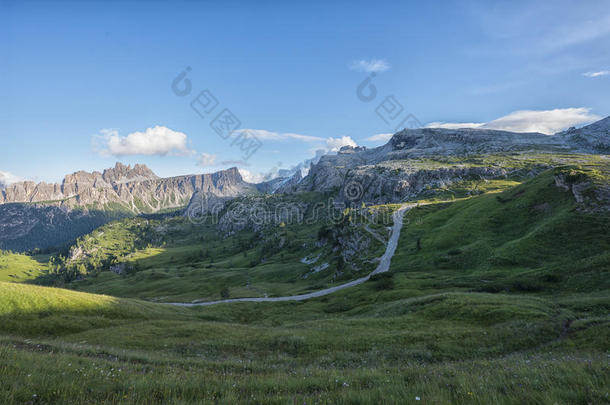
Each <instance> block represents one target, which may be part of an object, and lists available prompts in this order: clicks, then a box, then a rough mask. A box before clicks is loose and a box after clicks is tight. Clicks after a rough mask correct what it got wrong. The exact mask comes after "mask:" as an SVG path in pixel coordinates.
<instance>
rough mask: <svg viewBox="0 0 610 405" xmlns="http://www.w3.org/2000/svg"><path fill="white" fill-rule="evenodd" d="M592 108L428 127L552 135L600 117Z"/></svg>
mask: <svg viewBox="0 0 610 405" xmlns="http://www.w3.org/2000/svg"><path fill="white" fill-rule="evenodd" d="M590 111H591V109H590V108H584V107H581V108H557V109H554V110H542V111H539V110H521V111H515V112H512V113H510V114H508V115H505V116H503V117H500V118H497V119H495V120H493V121H490V122H481V123H477V122H468V123H453V122H431V123H429V124H428V125H426V127H427V128H448V129H458V128H483V129H498V130H503V131H512V132H540V133H543V134H547V135H551V134H555V133H557V132H559V131H562V130H564V129H566V128H569V127H573V126H576V125H579V124H584V123H588V122H592V121H596V120H598V119H600V117H599V116H597V115H595V114H591V112H590Z"/></svg>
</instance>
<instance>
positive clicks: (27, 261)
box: [0, 250, 49, 282]
mask: <svg viewBox="0 0 610 405" xmlns="http://www.w3.org/2000/svg"><path fill="white" fill-rule="evenodd" d="M48 261H49V255H36V256H29V255H25V254H20V253H12V252H8V251H2V250H0V281H14V282H23V281H26V280H33V279H36V278H37V277H39V276H41V275H42V274H43V273H44V271H45V270H47V269H48V266H47V264H48Z"/></svg>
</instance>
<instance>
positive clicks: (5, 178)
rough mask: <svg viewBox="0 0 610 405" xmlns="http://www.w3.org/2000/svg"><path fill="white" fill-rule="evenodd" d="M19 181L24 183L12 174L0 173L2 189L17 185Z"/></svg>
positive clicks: (0, 186)
mask: <svg viewBox="0 0 610 405" xmlns="http://www.w3.org/2000/svg"><path fill="white" fill-rule="evenodd" d="M18 181H23V179H22V178H21V177H19V176H16V175H14V174H13V173H11V172H3V171H0V188H5V187H6V186H8V185H9V184H12V183H16V182H18Z"/></svg>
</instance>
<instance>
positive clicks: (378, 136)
mask: <svg viewBox="0 0 610 405" xmlns="http://www.w3.org/2000/svg"><path fill="white" fill-rule="evenodd" d="M392 135H394V134H376V135H373V136H369V137H368V138H366V140H367V141H371V142H387V141H389V140H390V139H391V138H392Z"/></svg>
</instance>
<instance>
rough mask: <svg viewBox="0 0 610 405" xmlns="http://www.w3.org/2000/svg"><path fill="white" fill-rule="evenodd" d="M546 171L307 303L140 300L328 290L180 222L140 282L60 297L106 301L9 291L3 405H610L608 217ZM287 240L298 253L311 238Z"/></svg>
mask: <svg viewBox="0 0 610 405" xmlns="http://www.w3.org/2000/svg"><path fill="white" fill-rule="evenodd" d="M562 170H563V169H562ZM554 174H556V172H553V171H547V172H544V173H542V174H540V175H539V176H537V177H535V178H534V179H532V180H528V181H525V182H523V183H522V184H510V183H508V182H507V183H505V184H503V185H501V186H500V187H499V188H496V186H498V183H496V184H495V185H494V184H491V185H490V187H489V188H488V189H487V190H486V192H485V193H484V194H481V195H477V194H473V195H471V196H459V197H458V198H455V199H451V200H446V201H441V200H440V199H427V200H426V201H424V202H426V203H427V204H421V205H420V206H419V207H418V208H414V209H412V210H411V211H410V212H408V214H407V215H406V217H405V226H404V228H403V231H402V233H401V237H400V240H399V246H398V249H397V253H396V255H395V256H394V259H393V260H392V266H391V271H390V272H389V273H387V274H384V275H382V276H379V277H375V279H374V280H371V281H368V282H366V283H364V284H362V285H359V286H357V287H354V288H350V289H346V290H342V291H339V292H337V293H335V294H332V295H328V296H325V297H321V298H318V299H314V300H309V301H306V302H279V303H235V304H223V305H217V306H211V307H193V308H183V307H174V306H170V305H167V304H160V303H151V302H149V301H143V300H139V299H134V298H130V297H144V298H147V299H149V300H152V299H156V300H163V299H164V297H174V298H175V297H183V298H184V299H185V300H187V299H192V297H198V296H199V295H201V296H202V297H206V296H208V297H210V298H214V299H218V298H219V296H218V293H217V291H218V290H219V289H220V288H221V287H223V286H227V287H228V288H229V289H230V291H231V296H237V295H241V294H243V295H246V294H248V295H250V296H252V295H253V294H256V293H259V294H262V293H263V291H264V292H265V293H269V292H271V293H276V294H284V293H287V292H292V291H295V292H296V291H302V290H303V289H305V290H306V289H308V288H310V289H314V288H318V287H317V286H316V284H318V283H319V284H323V283H328V282H329V279H328V278H325V277H327V276H325V275H321V276H320V279H319V280H309V279H303V278H302V275H303V274H304V272H305V273H306V272H307V271H308V268H307V266H306V265H305V264H303V263H300V258H302V257H303V256H305V253H304V252H303V249H302V248H301V249H297V248H295V249H294V252H290V253H285V255H284V257H283V258H282V257H281V256H280V253H279V252H278V253H274V254H271V255H269V259H268V260H267V261H266V262H265V263H259V264H257V265H256V266H252V267H249V265H248V264H247V259H246V258H244V256H243V252H242V251H241V250H240V246H245V245H244V244H245V242H246V241H248V240H250V238H251V237H252V235H251V234H249V233H248V232H247V231H245V232H243V233H238V234H236V235H235V236H233V237H231V238H229V239H226V240H224V241H218V242H216V241H215V240H214V239H213V238H211V233H208V232H209V231H210V230H209V229H208V230H206V229H203V228H186V229H187V231H186V232H185V228H184V227H183V226H184V225H183V224H182V225H180V226H178V225H179V223H178V222H171V221H170V222H169V223H171V224H174V225H175V226H176V228H175V229H176V233H173V234H171V235H170V237H169V239H167V240H165V242H166V243H165V245H164V246H159V247H155V246H150V247H148V246H138V247H136V248H135V249H131V248H130V249H128V250H126V251H125V252H124V255H125V257H126V258H128V260H129V261H132V262H134V263H138V265H137V269H136V270H135V271H134V273H133V274H131V275H117V274H114V273H111V272H101V273H99V275H97V276H96V277H87V279H85V280H82V281H78V282H76V283H70V284H69V285H68V286H69V287H74V288H78V289H80V290H88V291H90V292H98V293H99V292H103V293H106V294H109V295H95V294H91V293H85V292H78V291H73V290H67V289H58V288H47V287H40V286H35V285H30V284H18V283H7V282H0V403H53V402H56V403H74V404H80V403H134V404H149V403H160V404H161V403H193V404H195V403H236V402H244V403H278V404H279V403H282V404H283V403H298V404H303V403H307V404H311V403H371V404H373V403H374V404H378V403H414V404H415V403H434V404H436V403H464V404H470V403H472V404H523V403H536V404H556V403H557V404H603V403H610V397H609V395H610V394H609V390H608V386H610V357H609V356H610V345H609V344H608V342H610V316H609V313H610V294H609V293H608V291H609V290H610V288H609V287H610V285H609V283H610V281H609V280H610V278H609V277H608V276H609V272H610V239H609V238H608V237H607V235H608V234H609V233H608V230H609V225H610V220H609V218H608V217H607V216H606V215H604V214H600V213H593V212H589V211H587V210H583V209H581V208H579V206H578V204H577V203H576V202H575V200H574V198H573V196H572V194H571V193H570V192H566V191H562V189H560V188H558V187H556V186H555V185H554V181H553V176H554ZM456 190H457V189H456ZM449 191H451V192H454V191H455V190H449ZM387 209H389V210H391V209H392V208H391V207H388V208H387ZM286 228H287V229H285V231H286V232H294V234H293V235H294V237H295V240H297V241H298V243H296V244H295V246H303V243H306V242H307V241H308V240H310V241H311V240H315V239H316V237H317V236H316V234H317V231H318V227H317V226H315V227H311V228H309V229H308V228H302V229H301V230H299V229H296V228H295V229H291V228H290V227H286ZM117 229H119V228H117ZM121 229H122V228H121ZM375 229H376V230H378V231H379V232H382V230H383V226H381V227H377V228H375ZM105 235H106V236H111V234H110V233H106V234H105ZM122 237H123V238H126V239H129V238H130V237H127V236H122ZM202 237H203V241H201V238H202ZM240 238H241V239H240ZM112 239H113V238H112V237H110V239H109V240H108V241H107V242H103V240H104V238H103V237H100V236H98V237H96V238H93V239H91V240H90V241H89V243H90V246H99V245H100V243H101V245H104V246H110V245H111V244H112V243H111V241H112ZM100 240H101V241H102V242H99V241H100ZM134 240H135V239H134ZM240 240H241V241H242V242H243V243H240ZM201 243H203V244H204V246H208V247H210V251H211V254H212V255H213V256H214V257H213V258H208V257H205V256H206V254H205V252H204V253H203V255H204V258H201V257H200V253H199V252H200V251H201V246H202V245H201ZM223 243H224V246H225V251H224V252H222V253H221V251H222V244H223ZM216 244H217V245H216ZM122 246H124V245H123V244H119V247H120V248H122ZM233 246H235V250H233ZM375 249H377V251H375ZM375 249H372V250H371V252H375V254H379V250H382V249H378V247H376V248H375ZM110 250H112V251H116V250H113V249H110ZM246 252H247V253H246V255H247V256H249V255H253V256H254V255H255V254H258V253H260V251H259V250H257V249H256V248H248V249H246ZM312 253H315V250H314V251H312ZM308 254H309V252H308ZM371 254H373V253H371ZM285 263H298V264H300V265H302V266H303V267H302V268H299V267H287V266H286V265H285ZM208 265H212V266H211V267H207V266H208ZM295 273H296V274H297V275H298V276H297V277H295V275H294V274H295ZM291 277H292V278H291ZM275 279H279V280H281V282H279V283H276V282H274V280H275ZM249 280H251V281H250V283H249ZM292 280H294V282H291V281H292ZM246 286H251V287H252V286H255V287H256V288H261V286H263V291H260V290H254V289H249V288H247V287H246ZM274 288H275V290H274ZM206 294H207V295H206ZM119 297H123V298H119Z"/></svg>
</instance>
